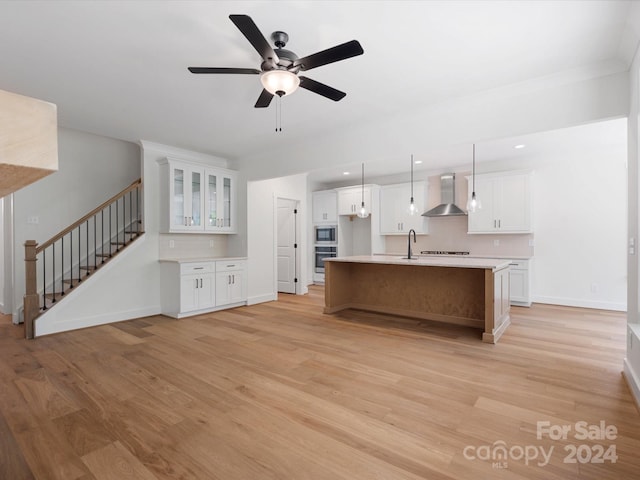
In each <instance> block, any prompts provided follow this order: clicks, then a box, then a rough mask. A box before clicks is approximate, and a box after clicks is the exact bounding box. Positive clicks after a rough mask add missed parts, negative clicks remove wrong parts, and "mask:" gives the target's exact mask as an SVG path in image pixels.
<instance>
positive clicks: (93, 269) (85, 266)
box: [80, 265, 98, 272]
mask: <svg viewBox="0 0 640 480" xmlns="http://www.w3.org/2000/svg"><path fill="white" fill-rule="evenodd" d="M97 269H98V267H95V266H93V265H89V266H87V265H80V270H87V271H89V272H93V271H95V270H97Z"/></svg>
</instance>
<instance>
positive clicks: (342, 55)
mask: <svg viewBox="0 0 640 480" xmlns="http://www.w3.org/2000/svg"><path fill="white" fill-rule="evenodd" d="M363 53H364V50H363V49H362V46H361V45H360V42H358V41H357V40H351V41H350V42H347V43H343V44H342V45H337V46H335V47H332V48H328V49H326V50H323V51H321V52H318V53H314V54H313V55H308V56H306V57H302V58H299V59H297V60H296V61H295V62H293V65H291V67H289V69H292V68H295V67H300V70H311V69H312V68H316V67H321V66H322V65H327V64H328V63H333V62H339V61H340V60H345V59H347V58H351V57H356V56H358V55H362V54H363Z"/></svg>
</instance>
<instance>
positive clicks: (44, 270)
mask: <svg viewBox="0 0 640 480" xmlns="http://www.w3.org/2000/svg"><path fill="white" fill-rule="evenodd" d="M42 279H43V280H42V305H43V306H42V310H46V309H47V249H46V248H45V249H44V250H42Z"/></svg>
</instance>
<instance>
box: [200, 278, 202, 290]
mask: <svg viewBox="0 0 640 480" xmlns="http://www.w3.org/2000/svg"><path fill="white" fill-rule="evenodd" d="M200 288H202V279H200Z"/></svg>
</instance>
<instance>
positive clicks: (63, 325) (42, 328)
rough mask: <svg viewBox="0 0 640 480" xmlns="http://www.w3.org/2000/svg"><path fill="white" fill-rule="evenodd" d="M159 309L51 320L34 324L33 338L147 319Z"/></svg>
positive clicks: (150, 308)
mask: <svg viewBox="0 0 640 480" xmlns="http://www.w3.org/2000/svg"><path fill="white" fill-rule="evenodd" d="M55 313H56V312H55V310H54V309H52V310H51V313H50V314H51V315H52V316H53V315H54V314H55ZM161 313H162V312H161V311H160V307H159V306H156V307H148V308H139V309H136V310H128V311H124V312H109V313H105V314H103V315H95V316H92V317H84V318H77V319H73V320H66V321H65V320H58V319H56V318H53V319H51V321H50V322H48V323H44V322H43V323H38V321H37V320H36V322H35V336H36V337H40V336H42V335H50V334H52V333H60V332H67V331H69V330H77V329H79V328H87V327H96V326H98V325H106V324H108V323H115V322H122V321H125V320H133V319H135V318H141V317H148V316H151V315H160V314H161Z"/></svg>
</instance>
